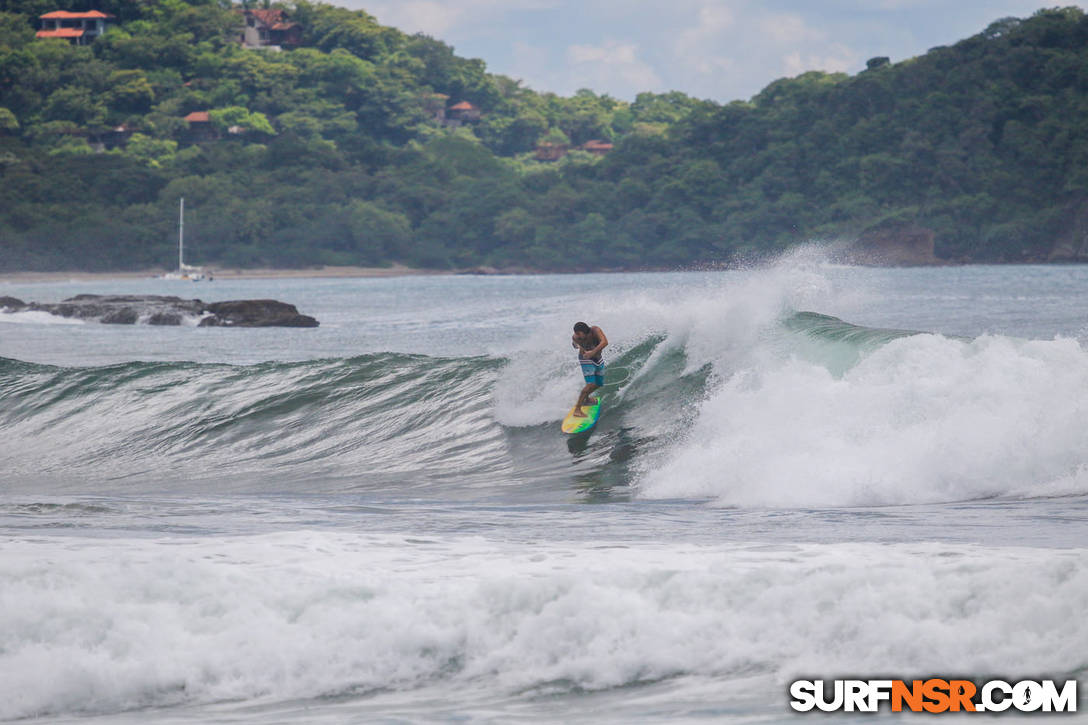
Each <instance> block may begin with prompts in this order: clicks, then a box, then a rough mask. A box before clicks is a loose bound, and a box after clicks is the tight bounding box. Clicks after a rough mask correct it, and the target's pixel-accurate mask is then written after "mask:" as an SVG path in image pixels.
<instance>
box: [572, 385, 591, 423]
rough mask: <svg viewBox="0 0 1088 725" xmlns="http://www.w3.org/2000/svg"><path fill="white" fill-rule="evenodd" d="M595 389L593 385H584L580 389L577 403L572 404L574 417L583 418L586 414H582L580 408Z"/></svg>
mask: <svg viewBox="0 0 1088 725" xmlns="http://www.w3.org/2000/svg"><path fill="white" fill-rule="evenodd" d="M596 389H597V386H596V385H594V384H593V383H586V386H585V387H584V388H582V393H581V394H580V395H579V396H578V402H577V403H575V404H574V417H575V418H585V417H586V414H585V413H583V412H582V406H583V405H585V404H586V400H588V399H589V394H590V393H592V392H593V391H594V390H596Z"/></svg>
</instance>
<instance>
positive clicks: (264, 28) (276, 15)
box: [241, 9, 302, 50]
mask: <svg viewBox="0 0 1088 725" xmlns="http://www.w3.org/2000/svg"><path fill="white" fill-rule="evenodd" d="M241 13H242V15H244V16H245V22H246V24H245V27H243V28H242V38H241V40H242V47H243V48H251V49H253V48H266V49H268V50H282V47H281V46H288V47H291V48H293V47H295V46H297V45H299V44H300V43H302V26H301V25H299V24H298V23H293V22H291V21H290V20H288V18H287V13H286V12H285V11H283V10H278V9H273V10H242V11H241Z"/></svg>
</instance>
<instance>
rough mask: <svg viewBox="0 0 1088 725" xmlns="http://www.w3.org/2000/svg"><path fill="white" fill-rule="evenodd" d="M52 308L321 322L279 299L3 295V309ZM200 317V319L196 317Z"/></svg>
mask: <svg viewBox="0 0 1088 725" xmlns="http://www.w3.org/2000/svg"><path fill="white" fill-rule="evenodd" d="M25 311H40V312H48V313H49V314H51V315H58V316H59V317H72V318H77V319H81V320H97V321H99V322H102V323H104V324H107V325H134V324H137V323H142V324H147V325H180V324H182V323H183V322H184V321H185V320H186V319H189V320H193V321H194V322H195V323H196V324H199V325H200V326H201V327H317V326H318V324H319V323H318V321H317V320H315V319H314V318H313V317H310V316H309V315H303V314H299V311H298V309H297V308H296V307H295V306H294V305H289V304H287V303H286V302H278V301H276V300H233V301H229V302H202V301H201V300H183V299H181V298H180V297H172V296H164V295H76V296H75V297H70V298H68V299H66V300H64V301H62V302H56V303H38V302H23V301H22V300H20V299H16V298H15V297H0V312H25ZM197 321H198V322H197Z"/></svg>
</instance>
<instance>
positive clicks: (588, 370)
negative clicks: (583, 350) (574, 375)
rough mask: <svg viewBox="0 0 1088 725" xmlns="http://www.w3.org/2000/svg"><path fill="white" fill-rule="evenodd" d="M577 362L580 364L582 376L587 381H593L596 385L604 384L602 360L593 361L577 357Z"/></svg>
mask: <svg viewBox="0 0 1088 725" xmlns="http://www.w3.org/2000/svg"><path fill="white" fill-rule="evenodd" d="M578 364H579V365H581V366H582V377H583V378H585V379H586V382H587V383H593V384H594V385H596V386H598V387H600V386H602V385H604V360H601V361H600V362H593V361H592V360H583V359H581V358H578Z"/></svg>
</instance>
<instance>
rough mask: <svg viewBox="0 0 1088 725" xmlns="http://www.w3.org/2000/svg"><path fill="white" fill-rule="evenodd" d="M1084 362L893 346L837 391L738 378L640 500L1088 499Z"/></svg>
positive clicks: (1011, 344)
mask: <svg viewBox="0 0 1088 725" xmlns="http://www.w3.org/2000/svg"><path fill="white" fill-rule="evenodd" d="M1085 390H1088V353H1086V352H1085V351H1084V350H1083V349H1082V348H1081V347H1080V345H1079V343H1077V342H1076V341H1075V340H1063V339H1058V340H1053V341H1031V342H1028V341H1017V340H1013V339H1009V338H1005V337H993V336H985V337H982V338H979V339H978V340H976V341H973V342H962V341H957V340H950V339H947V338H944V337H940V336H936V335H919V336H914V337H908V338H902V339H899V340H895V341H893V342H891V343H889V344H887V345H885V346H884V347H882V348H880V349H878V350H876V351H874V352H872V353H871V354H869V355H867V356H865V357H863V358H862V359H861V361H860V362H859V363H858V364H857V365H856V366H855V367H854V368H852V369H850V370H848V371H846V373H845V374H844V375H843V376H842V377H841V378H837V377H835V376H833V375H832V374H831V373H829V372H828V371H827V370H826V369H825V368H824V367H821V366H819V365H815V364H812V363H809V362H806V361H803V360H798V359H796V358H792V357H787V358H785V359H779V360H777V361H773V360H772V361H770V362H765V364H764V365H763V366H761V367H748V368H742V369H739V370H737V371H736V373H735V374H734V375H733V376H732V377H731V378H729V379H728V381H727V382H725V383H724V384H723V385H721V386H720V387H719V388H718V389H716V390H715V391H714V392H713V393H712V395H711V396H710V398H709V399H708V400H707V401H705V402H704V403H703V404H702V406H701V408H700V410H699V415H698V420H697V421H696V423H695V425H694V427H693V429H692V430H691V431H690V434H689V435H687V436H686V438H685V439H684V440H683V441H681V442H679V443H678V444H677V446H676V448H675V449H674V450H673V451H672V452H671V454H670V455H669V456H668V457H667V458H666V460H664V461H656V462H654V463H653V464H652V466H651V467H650V468H649V469H648V470H646V471H645V472H644V474H643V476H642V478H641V481H640V490H641V493H642V495H644V496H649V497H688V496H696V497H712V498H715V499H717V500H718V501H719V502H721V503H723V504H730V505H743V506H798V505H801V506H813V507H819V506H849V505H879V504H899V503H917V502H940V501H957V500H965V499H975V498H980V497H987V496H1002V495H1015V496H1024V495H1027V496H1032V495H1053V494H1055V493H1065V494H1068V493H1084V492H1086V491H1088V470H1086V469H1085V452H1086V451H1088V426H1085V425H1084V421H1085V420H1088V397H1086V396H1085V395H1084V394H1083V393H1084V391H1085Z"/></svg>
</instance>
